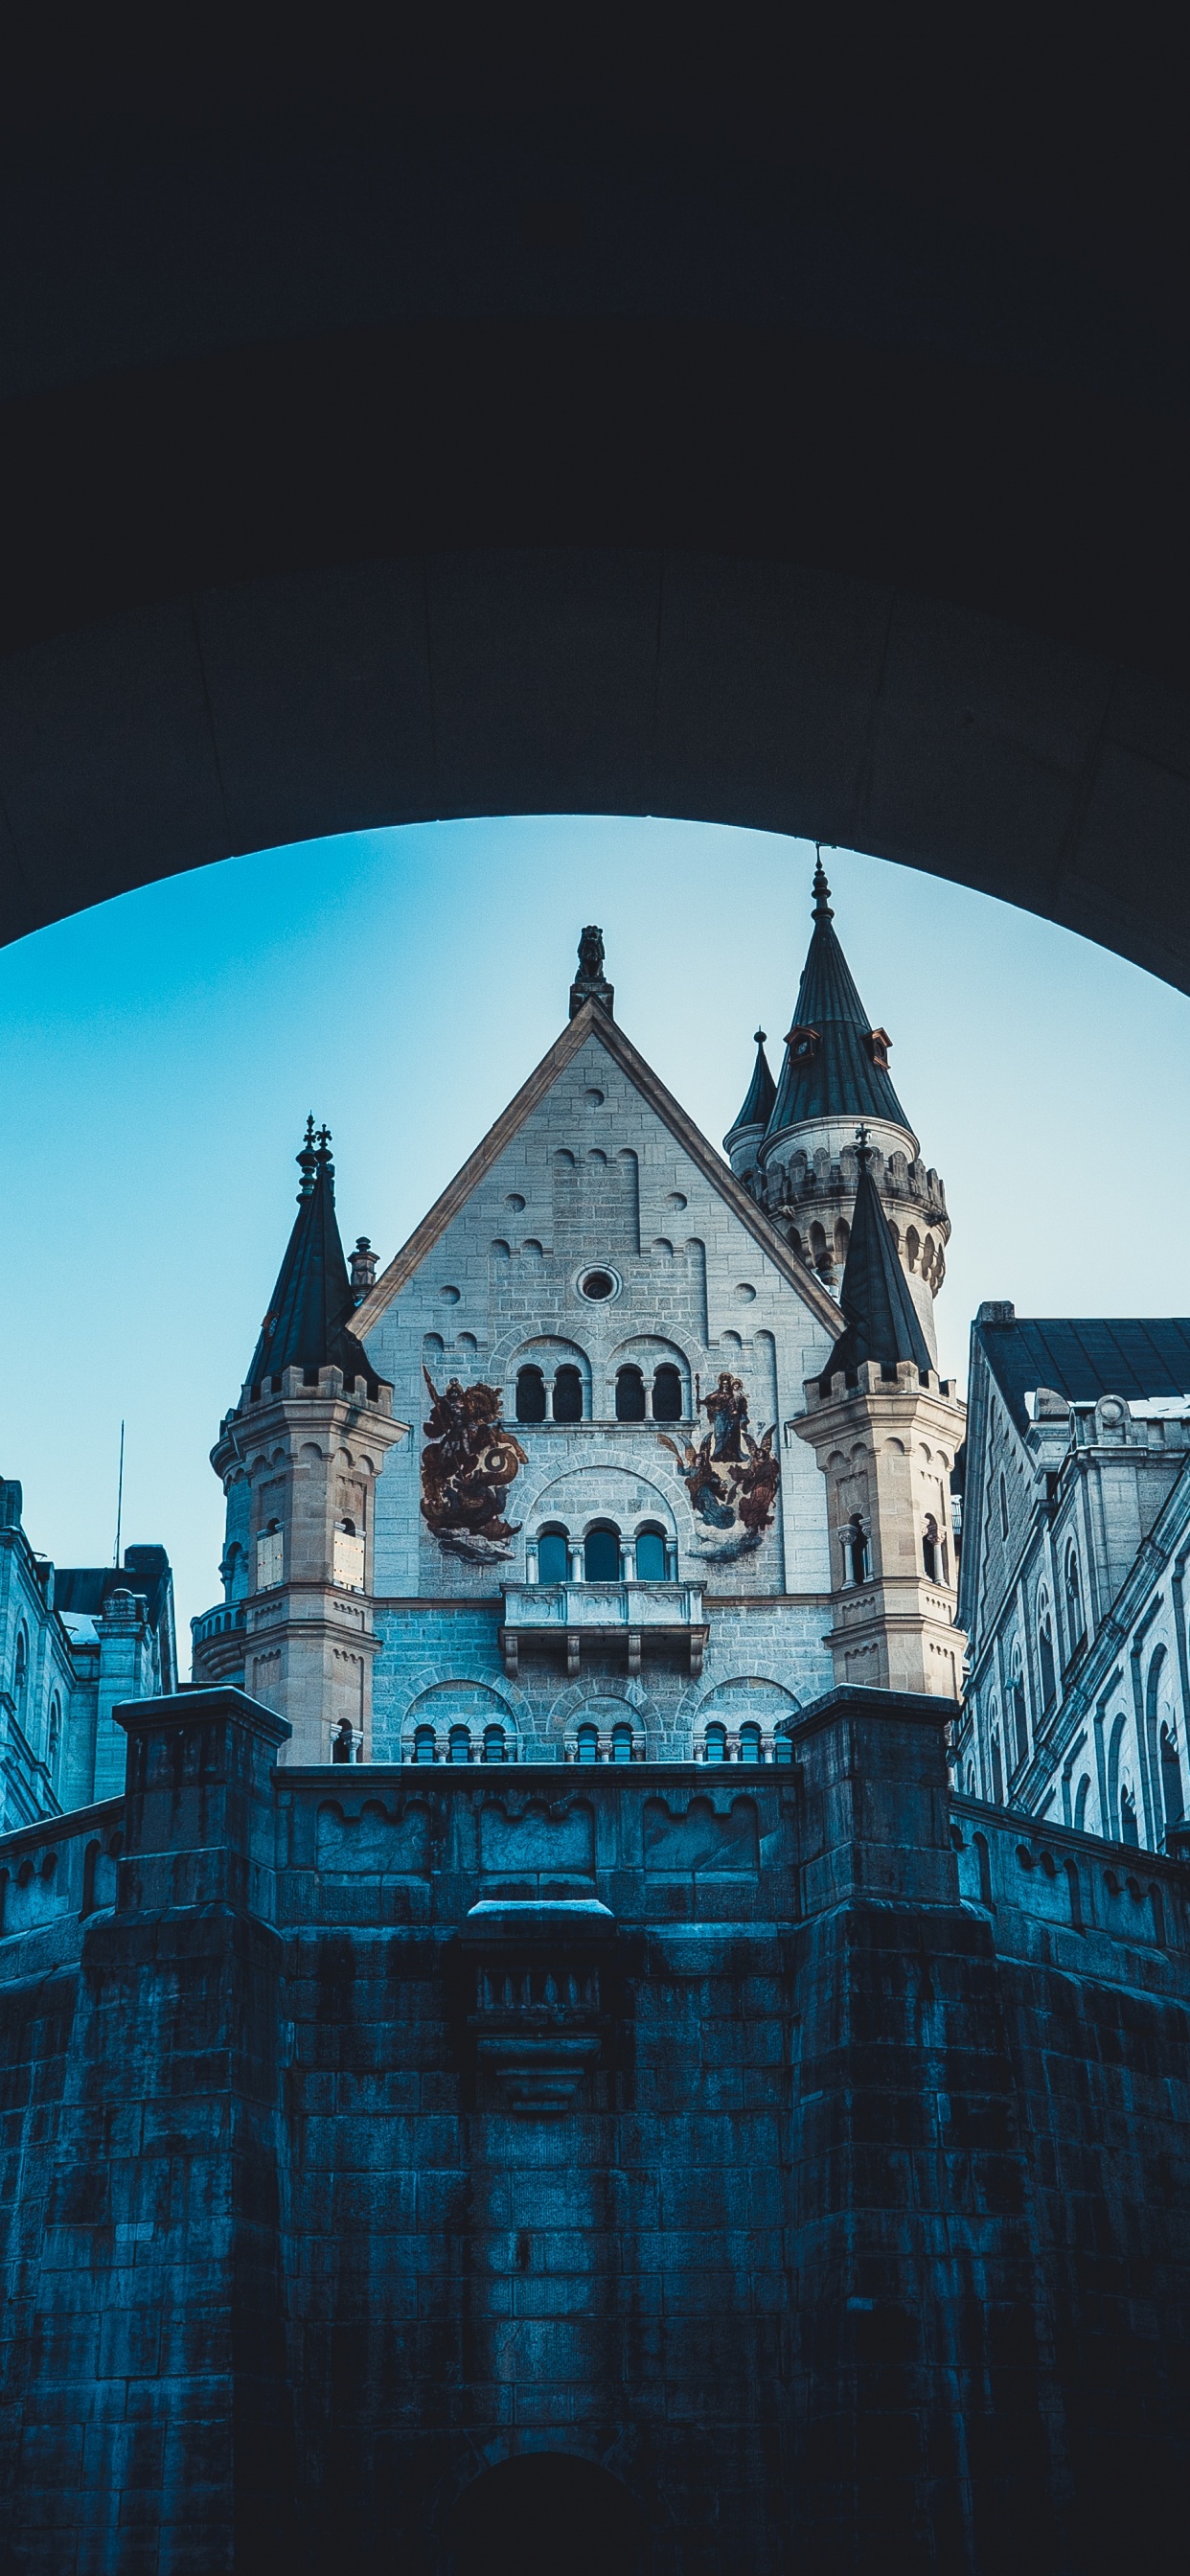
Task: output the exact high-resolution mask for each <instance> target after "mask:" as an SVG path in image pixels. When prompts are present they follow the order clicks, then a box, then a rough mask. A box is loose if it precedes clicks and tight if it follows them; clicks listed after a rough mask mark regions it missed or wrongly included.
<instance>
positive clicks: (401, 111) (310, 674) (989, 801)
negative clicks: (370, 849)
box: [0, 0, 1190, 989]
mask: <svg viewBox="0 0 1190 2576" xmlns="http://www.w3.org/2000/svg"><path fill="white" fill-rule="evenodd" d="M771 14H772V16H773V19H774V24H776V22H777V21H778V20H780V21H781V22H782V28H783V32H782V34H780V35H779V36H778V37H777V38H775V39H774V45H775V50H773V51H772V52H771V53H770V51H769V40H768V39H767V37H766V38H761V37H759V36H758V35H757V34H756V32H755V31H753V30H747V31H746V30H745V26H744V23H743V22H742V21H741V23H740V25H739V26H738V27H737V26H735V25H734V24H733V25H731V26H727V25H723V26H719V25H718V24H716V27H715V32H714V40H713V42H712V43H711V44H710V45H709V46H703V45H700V43H699V41H698V39H697V36H696V35H695V33H694V31H693V30H692V29H690V30H688V29H686V28H682V29H680V30H679V31H678V33H677V35H676V36H675V33H674V29H673V25H672V21H671V19H670V18H669V16H668V13H667V15H666V18H665V20H664V22H662V21H661V20H660V18H659V19H658V23H657V24H655V25H654V24H652V23H651V21H652V15H653V13H652V12H651V11H650V8H649V5H648V0H641V6H640V7H639V8H638V9H637V10H635V11H634V12H632V13H631V18H630V19H629V20H626V21H625V22H624V27H623V28H622V29H618V28H617V27H616V26H615V25H614V24H613V22H612V21H611V20H609V21H608V23H607V26H606V28H605V27H604V25H603V24H602V22H601V24H600V27H599V30H598V33H597V36H595V37H591V36H590V34H589V31H588V28H587V25H586V21H585V19H576V20H575V21H574V26H573V31H568V30H567V28H566V27H565V26H564V25H563V24H562V23H561V22H560V21H558V22H551V26H550V34H549V41H548V43H546V44H543V43H542V42H541V40H540V30H539V29H538V28H536V27H534V28H533V30H532V31H530V30H528V29H518V28H517V26H516V24H515V12H514V13H512V16H511V18H510V17H509V15H508V13H503V12H502V13H492V12H490V11H488V12H471V13H470V14H469V13H468V12H467V11H466V10H464V11H463V12H462V14H461V15H460V14H459V13H458V12H451V13H446V14H445V15H444V14H443V13H442V12H441V11H434V10H431V9H421V10H419V9H417V8H413V9H411V10H401V9H398V10H396V11H394V12H390V13H387V16H386V20H385V28H384V30H383V31H379V32H377V33H376V34H375V35H372V34H369V35H368V36H367V37H365V36H364V35H363V34H362V33H360V34H357V33H355V32H352V33H351V34H350V35H348V33H347V31H346V28H345V27H344V28H342V29H340V28H339V27H338V26H337V25H332V24H331V23H330V22H329V21H328V22H327V24H326V25H325V27H323V28H321V29H320V37H319V43H318V45H317V46H316V47H315V46H310V45H309V44H308V43H306V42H305V41H304V39H303V36H302V34H301V32H300V30H299V29H298V27H297V25H296V23H295V25H294V27H293V28H292V29H291V30H282V31H281V32H280V33H279V32H278V29H277V26H276V23H275V12H266V11H264V10H262V9H261V8H259V7H258V5H257V0H243V5H242V6H241V7H240V8H239V9H238V10H237V13H236V24H235V42H234V46H232V47H231V48H230V49H227V50H222V51H221V49H220V47H219V46H218V44H217V43H216V42H215V41H213V40H212V42H211V43H210V44H209V45H207V44H205V43H204V45H203V46H202V47H201V48H196V49H195V53H194V57H193V59H192V60H190V61H189V62H188V64H187V67H186V73H185V77H184V78H183V79H179V78H178V75H177V72H176V68H175V66H174V65H173V64H172V62H171V60H170V56H169V48H168V45H167V46H165V48H164V49H163V50H159V49H158V48H157V47H156V46H155V45H151V44H146V43H143V42H140V41H136V42H135V43H133V44H132V45H131V47H130V49H126V50H122V49H121V45H120V40H119V36H118V34H117V32H116V30H115V29H114V28H113V27H111V26H109V23H108V20H107V19H106V18H104V17H100V16H96V17H95V19H94V26H93V27H90V28H89V31H88V22H85V21H84V20H83V19H81V18H80V20H79V26H80V31H81V32H80V33H79V35H78V38H77V41H76V42H74V43H73V44H72V43H71V42H70V41H68V40H65V39H62V38H60V37H59V34H58V32H57V30H56V25H55V22H54V21H53V19H52V14H51V16H50V17H48V18H47V19H46V21H45V25H46V30H47V31H49V30H51V29H52V30H53V32H52V33H50V32H47V33H46V34H45V39H44V41H45V44H46V47H47V51H46V54H45V57H44V58H43V59H42V60H41V61H40V65H38V63H37V62H36V61H34V62H33V66H32V69H31V70H30V71H28V72H26V70H25V67H24V65H23V63H22V64H21V65H17V64H15V63H14V64H13V65H11V66H10V67H9V78H8V80H7V82H6V85H5V92H4V96H3V98H0V131H3V132H5V134H6V136H11V137H12V138H13V140H14V142H15V146H16V148H15V149H12V150H10V151H9V152H8V154H7V156H5V157H4V158H2V159H0V173H2V184H3V188H4V191H5V210H6V215H7V221H6V223H5V225H4V227H3V240H4V255H5V263H6V266H5V280H4V293H5V295H6V297H7V299H8V300H7V301H6V302H5V304H4V312H5V318H6V330H5V332H4V334H3V335H2V341H0V459H2V463H3V471H2V472H0V521H2V522H3V530H4V567H5V572H4V584H3V596H2V597H0V939H11V938H14V937H17V936H19V935H20V934H21V933H22V932H23V931H26V930H29V929H32V928H34V927H36V926H38V925H39V924H41V923H45V922H49V921H53V920H56V919H58V918H60V917H62V916H63V915H64V914H67V913H69V912H71V911H74V910H77V909H78V908H80V907H81V906H83V905H85V904H89V903H94V902H97V901H100V900H102V899H103V898H104V897H105V896H108V895H111V894H114V893H117V892H121V891H123V890H125V889H126V888H129V887H132V886H136V885H140V884H144V883H147V882H149V881H150V880H152V879H154V878H156V877H159V876H162V875H167V874H171V873H174V872H177V871H179V870H181V869H184V868H189V867H196V866H200V865H203V864H204V863H206V862H208V861H210V860H215V859H218V858H220V857H224V856H227V855H230V854H233V853H244V852H249V851H252V850H256V849H262V848H267V847H270V846H275V845H277V844H282V843H286V842H290V841H300V840H308V839H312V838H316V837H318V836H320V835H323V834H329V833H337V832H344V831H351V830H354V829H359V828H363V827H366V826H375V825H379V824H389V823H400V822H413V821H419V820H424V819H428V818H431V817H443V816H467V815H476V814H490V813H529V812H538V813H540V812H543V811H544V812H567V813H581V812H590V813H627V814H633V813H652V814H666V815H673V816H677V817H690V818H694V819H698V820H702V821H706V822H729V823H742V824H750V825H755V826H757V827H759V828H761V829H766V830H773V831H782V832H789V833H796V834H801V835H806V836H809V837H814V838H819V839H821V840H823V841H824V842H827V843H834V844H836V845H838V846H840V847H844V848H853V849H858V850H863V851H868V852H871V853H873V854H874V855H876V856H878V857H883V858H890V859H896V860H900V861H903V862H905V863H906V864H908V865H910V866H914V867H920V868H923V869H925V870H932V871H934V872H936V873H938V874H940V875H943V876H950V877H953V878H955V879H957V880H959V881H960V882H963V883H966V884H969V885H972V886H975V887H978V888H980V889H982V890H983V891H985V892H991V893H996V894H1000V895H1003V896H1004V897H1006V898H1007V899H1008V900H1009V901H1012V902H1015V903H1018V904H1020V905H1023V906H1024V907H1026V908H1028V909H1032V910H1034V911H1036V912H1038V913H1040V914H1042V915H1044V916H1046V917H1048V918H1050V919H1052V920H1054V921H1057V922H1062V923H1064V924H1066V925H1067V926H1068V927H1070V928H1073V929H1075V930H1078V931H1082V932H1084V933H1086V934H1087V935H1088V936H1090V937H1092V938H1096V939H1099V940H1101V941H1102V942H1104V944H1106V945H1107V946H1109V947H1115V948H1117V949H1119V950H1120V951H1121V953H1122V954H1124V955H1125V956H1129V957H1132V958H1134V959H1136V960H1137V961H1138V962H1139V963H1141V964H1142V965H1145V966H1147V967H1149V968H1151V969H1152V971H1153V972H1155V973H1157V974H1159V975H1164V976H1166V977H1167V978H1168V979H1169V980H1170V981H1171V982H1173V983H1175V984H1181V985H1183V986H1184V987H1186V988H1187V989H1190V865H1188V863H1187V850H1188V849H1190V661H1188V657H1187V651H1186V620H1185V600H1186V596H1187V591H1188V589H1190V510H1188V508H1187V485H1186V474H1185V454H1186V444H1187V426H1188V412H1190V402H1188V397H1187V384H1188V383H1190V375H1188V372H1187V367H1186V357H1185V351H1186V340H1187V332H1186V311H1187V305H1186V294H1185V275H1184V262H1182V261H1181V260H1180V259H1179V257H1178V245H1179V242H1180V240H1181V237H1182V234H1183V232H1184V229H1185V223H1184V217H1183V215H1182V212H1181V208H1180V204H1179V196H1180V193H1181V192H1183V191H1184V189H1185V185H1186V155H1185V153H1184V151H1183V150H1182V137H1181V132H1180V126H1179V123H1178V117H1179V113H1180V107H1181V85H1180V83H1179V81H1178V80H1177V79H1176V78H1169V79H1165V80H1163V79H1162V78H1161V76H1160V72H1159V70H1158V68H1157V64H1156V57H1155V54H1154V50H1153V40H1152V38H1151V36H1150V34H1149V33H1148V31H1146V30H1145V29H1144V28H1143V26H1142V23H1141V21H1140V20H1139V19H1137V22H1136V26H1135V30H1134V29H1133V26H1132V23H1131V22H1127V23H1125V22H1123V21H1121V20H1120V19H1119V18H1118V16H1117V18H1115V19H1113V20H1111V21H1110V22H1107V30H1108V31H1107V36H1106V37H1105V38H1101V37H1100V36H1099V35H1097V33H1096V30H1095V28H1094V25H1093V22H1092V20H1091V18H1090V17H1089V16H1088V17H1086V18H1085V20H1084V23H1082V24H1081V25H1080V28H1079V37H1078V44H1077V47H1075V48H1074V49H1073V58H1068V49H1067V48H1065V47H1054V48H1053V49H1052V60H1051V61H1047V59H1046V49H1045V48H1044V47H1043V46H1037V47H1034V48H1033V49H1032V50H1031V52H1030V55H1029V60H1028V65H1027V69H1025V68H1024V67H1023V66H1022V63H1021V60H1020V59H1019V56H1018V52H1017V49H1016V48H1015V47H1014V45H1013V44H1012V42H1011V41H1010V40H1008V39H1006V38H1004V37H1003V35H1002V33H1001V31H1000V30H999V29H998V27H996V28H993V27H992V26H991V23H990V22H989V30H988V31H987V33H986V44H987V58H986V60H985V61H984V62H983V63H982V64H981V66H980V70H979V74H978V77H972V73H971V65H970V62H969V60H968V59H967V54H966V49H965V48H964V47H962V46H956V47H953V48H939V47H938V45H937V44H936V42H935V41H933V39H932V37H927V36H925V35H923V36H921V37H919V38H918V39H916V40H915V38H914V34H913V31H912V29H911V28H907V27H906V25H905V24H904V22H903V20H902V18H900V17H897V16H891V15H890V13H889V12H888V11H887V10H884V11H876V10H872V11H871V12H869V13H864V12H862V11H861V12H860V16H859V18H858V19H857V17H856V13H855V12H854V11H853V12H850V13H848V14H847V15H846V18H845V19H839V21H838V23H837V25H836V24H835V23H834V22H833V21H832V20H831V17H830V13H825V14H824V13H823V12H821V11H820V12H817V13H806V12H801V13H798V12H796V11H795V12H793V13H792V14H791V13H788V12H786V13H779V12H778V13H771ZM865 14H866V18H867V23H866V24H865V23H863V22H864V19H865ZM786 21H787V22H788V23H787V24H786V23H785V22H786ZM23 32H24V34H25V36H26V38H27V39H28V40H29V42H30V43H32V42H33V41H34V40H35V28H34V26H33V25H31V26H30V27H29V28H28V29H26V30H24V31H23ZM24 50H25V48H24V47H23V48H22V53H24ZM22 84H24V85H22ZM1138 95H1139V96H1141V97H1143V102H1144V108H1143V114H1137V113H1136V99H1137V96H1138ZM1130 96H1131V102H1132V109H1131V113H1130V112H1129V105H1128V102H1129V98H1130ZM47 210H49V211H48V212H47Z"/></svg>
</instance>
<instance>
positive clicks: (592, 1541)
mask: <svg viewBox="0 0 1190 2576" xmlns="http://www.w3.org/2000/svg"><path fill="white" fill-rule="evenodd" d="M583 1572H584V1574H585V1575H586V1579H587V1581H588V1583H618V1582H619V1580H620V1533H619V1531H618V1529H613V1528H611V1527H610V1526H608V1525H607V1524H605V1525H604V1526H603V1527H602V1528H601V1529H593V1530H589V1531H588V1533H587V1543H586V1546H585V1548H584V1550H583Z"/></svg>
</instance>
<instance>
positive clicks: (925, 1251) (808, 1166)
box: [750, 1144, 950, 1298]
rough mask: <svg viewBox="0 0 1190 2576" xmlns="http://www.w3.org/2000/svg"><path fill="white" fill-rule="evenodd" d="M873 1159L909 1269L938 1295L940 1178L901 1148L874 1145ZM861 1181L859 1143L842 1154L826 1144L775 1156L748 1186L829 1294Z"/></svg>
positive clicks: (942, 1269) (944, 1239)
mask: <svg viewBox="0 0 1190 2576" xmlns="http://www.w3.org/2000/svg"><path fill="white" fill-rule="evenodd" d="M869 1162H870V1168H871V1172H872V1176H873V1179H874V1180H875V1182H876V1186H877V1189H878V1190H879V1192H880V1197H881V1201H882V1204H883V1206H884V1211H885V1214H886V1216H887V1217H888V1220H889V1223H890V1225H891V1227H892V1230H893V1236H894V1239H895V1242H896V1246H897V1251H898V1254H899V1256H900V1259H901V1261H902V1263H903V1265H904V1268H905V1269H906V1271H907V1272H908V1274H909V1276H910V1278H911V1279H917V1280H919V1281H920V1282H921V1283H922V1285H923V1286H924V1287H925V1288H926V1289H927V1290H928V1292H929V1295H930V1297H931V1298H933V1297H936V1296H937V1294H938V1291H939V1289H940V1288H941V1286H942V1282H943V1280H944V1278H945V1276H946V1245H947V1243H948V1242H949V1240H950V1216H949V1213H948V1210H947V1205H946V1188H945V1184H944V1182H943V1180H942V1176H941V1174H940V1173H939V1172H937V1171H936V1170H935V1169H934V1166H933V1164H928V1165H927V1164H926V1163H924V1162H923V1161H922V1159H921V1156H920V1155H919V1154H918V1155H910V1154H908V1153H906V1151H905V1149H904V1147H903V1146H900V1145H895V1146H893V1147H892V1149H891V1150H890V1151H887V1152H885V1151H882V1150H881V1148H880V1146H879V1145H878V1144H873V1145H872V1146H871V1147H870V1148H869ZM858 1184H859V1158H858V1155H857V1153H856V1150H855V1147H854V1145H844V1146H843V1147H842V1149H841V1151H840V1152H837V1153H832V1152H831V1150H830V1148H829V1146H826V1145H820V1146H818V1147H817V1148H815V1149H813V1150H808V1149H807V1147H806V1146H804V1145H798V1146H795V1147H794V1148H793V1150H792V1151H791V1152H790V1153H788V1155H783V1154H776V1155H772V1156H770V1157H769V1159H768V1160H767V1161H766V1163H765V1165H764V1168H763V1170H762V1171H759V1172H757V1173H756V1174H755V1176H754V1178H753V1181H752V1182H751V1184H750V1186H751V1187H752V1188H753V1194H754V1196H755V1197H756V1198H757V1200H758V1202H759V1204H760V1206H761V1207H763V1208H764V1210H765V1212H766V1214H767V1215H768V1216H769V1217H770V1218H771V1219H772V1222H773V1224H774V1225H775V1226H776V1228H777V1231H778V1233H779V1234H782V1235H783V1236H784V1237H785V1240H786V1242H787V1243H788V1244H789V1246H790V1248H791V1250H792V1251H794V1252H796V1254H797V1255H798V1258H799V1260H802V1261H804V1262H805V1264H806V1266H807V1269H810V1270H813V1271H815V1272H816V1273H817V1275H818V1277H819V1278H820V1279H821V1280H822V1281H823V1282H824V1284H825V1285H826V1286H827V1287H828V1288H831V1289H833V1288H834V1287H835V1285H836V1283H837V1280H838V1278H839V1276H840V1274H841V1272H842V1269H843V1265H844V1263H845V1261H846V1259H847V1246H848V1243H849V1242H850V1239H851V1225H852V1220H853V1217H854V1214H855V1193H856V1189H857V1187H858Z"/></svg>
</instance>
